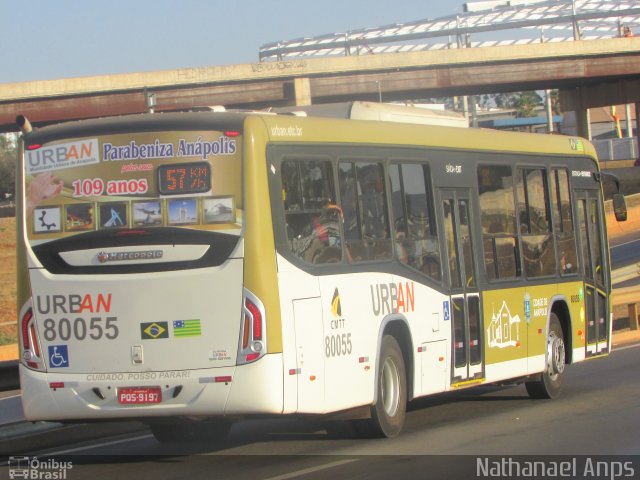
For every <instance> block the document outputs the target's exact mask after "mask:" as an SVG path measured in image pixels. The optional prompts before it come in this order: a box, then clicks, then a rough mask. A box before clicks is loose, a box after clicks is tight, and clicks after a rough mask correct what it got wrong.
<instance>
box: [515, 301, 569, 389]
mask: <svg viewBox="0 0 640 480" xmlns="http://www.w3.org/2000/svg"><path fill="white" fill-rule="evenodd" d="M565 350H566V347H565V343H564V335H563V333H562V325H561V324H560V320H559V319H558V316H557V315H556V314H555V313H551V318H550V321H549V333H548V335H547V347H546V352H545V357H546V361H545V370H544V372H542V374H541V378H540V380H537V381H533V382H526V383H525V387H526V388H527V393H529V396H530V397H531V398H557V397H558V396H559V395H560V392H561V391H562V381H563V379H564V372H565V359H566V351H565Z"/></svg>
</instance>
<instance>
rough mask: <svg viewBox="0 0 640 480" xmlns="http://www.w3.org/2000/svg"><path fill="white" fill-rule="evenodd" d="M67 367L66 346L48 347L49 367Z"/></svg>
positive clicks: (67, 353) (67, 352) (67, 354)
mask: <svg viewBox="0 0 640 480" xmlns="http://www.w3.org/2000/svg"><path fill="white" fill-rule="evenodd" d="M68 366H69V350H68V348H67V346H66V345H50V346H49V367H51V368H65V367H68Z"/></svg>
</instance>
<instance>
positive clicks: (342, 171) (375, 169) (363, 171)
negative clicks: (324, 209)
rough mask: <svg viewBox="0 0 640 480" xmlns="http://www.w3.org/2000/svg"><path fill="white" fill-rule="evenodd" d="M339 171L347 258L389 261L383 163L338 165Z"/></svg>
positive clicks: (352, 259) (341, 163)
mask: <svg viewBox="0 0 640 480" xmlns="http://www.w3.org/2000/svg"><path fill="white" fill-rule="evenodd" d="M338 170H339V175H338V177H339V182H340V185H339V189H340V200H341V206H342V212H343V215H344V231H345V244H346V248H347V251H348V254H349V259H350V260H351V261H354V262H358V261H367V260H381V259H387V258H391V255H392V254H391V239H390V236H389V219H388V216H387V198H386V194H385V187H384V175H383V169H382V164H381V163H377V162H360V161H358V162H340V163H339V165H338Z"/></svg>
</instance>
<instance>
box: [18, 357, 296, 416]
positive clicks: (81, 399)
mask: <svg viewBox="0 0 640 480" xmlns="http://www.w3.org/2000/svg"><path fill="white" fill-rule="evenodd" d="M20 384H21V388H22V407H23V411H24V416H25V418H26V419H27V420H31V421H35V420H58V421H64V420H102V419H118V418H134V417H135V418H144V417H165V416H167V417H168V416H171V417H173V416H196V417H197V416H201V417H210V416H224V415H251V414H280V413H282V411H283V373H282V354H271V355H265V356H264V357H262V358H261V359H260V360H258V361H257V362H255V363H252V364H248V365H242V366H233V367H226V368H211V369H201V370H180V371H163V372H127V373H109V374H107V373H97V374H93V373H83V374H61V373H57V372H55V373H51V372H37V371H34V370H30V369H27V368H26V367H24V366H23V365H22V364H21V365H20ZM127 387H129V388H131V387H136V388H145V387H160V392H161V401H160V402H159V403H145V404H121V403H120V402H119V401H118V391H119V390H121V389H123V388H127Z"/></svg>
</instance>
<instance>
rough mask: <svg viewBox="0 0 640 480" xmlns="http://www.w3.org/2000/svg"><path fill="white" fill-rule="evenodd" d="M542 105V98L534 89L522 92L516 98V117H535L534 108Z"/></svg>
mask: <svg viewBox="0 0 640 480" xmlns="http://www.w3.org/2000/svg"><path fill="white" fill-rule="evenodd" d="M540 105H542V98H541V97H540V95H538V94H537V93H536V92H534V91H530V92H522V93H521V94H520V97H519V98H518V99H517V100H516V104H515V108H516V117H518V118H523V117H535V116H536V108H537V107H539V106H540Z"/></svg>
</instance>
